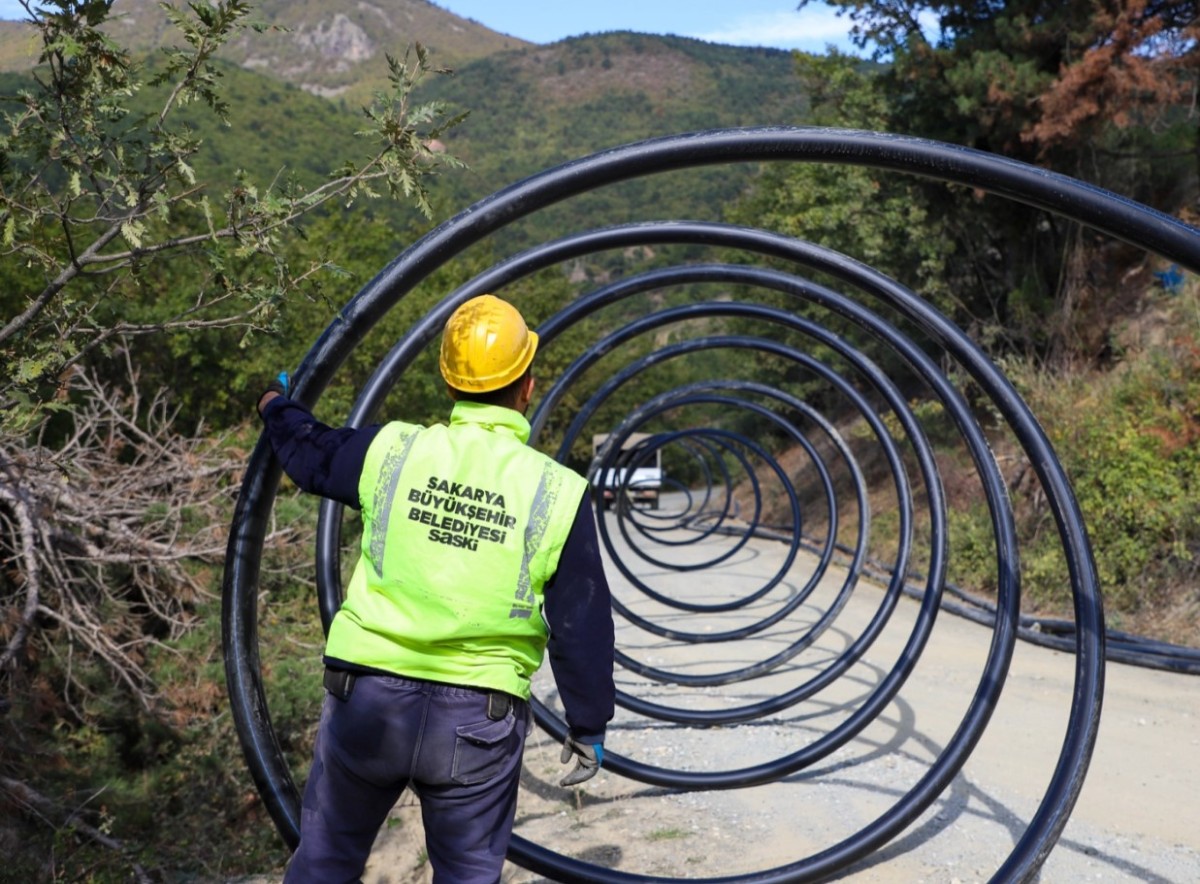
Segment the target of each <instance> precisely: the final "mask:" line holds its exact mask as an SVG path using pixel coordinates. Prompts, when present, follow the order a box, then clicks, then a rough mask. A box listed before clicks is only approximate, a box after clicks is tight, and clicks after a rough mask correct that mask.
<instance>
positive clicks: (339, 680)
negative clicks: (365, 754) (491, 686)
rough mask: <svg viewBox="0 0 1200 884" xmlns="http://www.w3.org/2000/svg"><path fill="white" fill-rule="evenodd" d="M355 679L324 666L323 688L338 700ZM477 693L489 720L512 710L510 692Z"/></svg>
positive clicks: (346, 694) (346, 697)
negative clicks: (481, 695) (480, 697)
mask: <svg viewBox="0 0 1200 884" xmlns="http://www.w3.org/2000/svg"><path fill="white" fill-rule="evenodd" d="M357 680H358V674H357V673H354V672H349V671H348V670H345V669H333V668H331V667H329V666H326V667H325V678H324V680H323V683H324V685H325V690H327V691H329V693H331V694H333V696H335V697H337V698H338V699H339V700H349V699H350V694H351V693H352V692H353V691H354V683H355V682H356V681H357ZM479 693H481V694H484V695H486V696H487V717H488V718H489V719H490V720H492V721H500V720H502V719H503V718H505V717H506V716H507V715H508V713H509V712H510V711H512V708H513V696H512V694H506V693H505V692H504V691H489V690H487V689H486V688H482V689H479Z"/></svg>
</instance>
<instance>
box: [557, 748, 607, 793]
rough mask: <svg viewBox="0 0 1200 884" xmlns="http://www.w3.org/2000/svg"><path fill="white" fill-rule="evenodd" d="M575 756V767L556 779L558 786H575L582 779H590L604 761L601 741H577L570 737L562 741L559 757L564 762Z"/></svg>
mask: <svg viewBox="0 0 1200 884" xmlns="http://www.w3.org/2000/svg"><path fill="white" fill-rule="evenodd" d="M572 757H574V758H577V759H578V761H579V763H578V764H576V765H575V769H574V770H572V771H571V772H570V773H568V774H567V775H566V776H565V777H563V778H562V779H561V780H559V781H558V784H559V785H560V786H577V785H579V784H580V783H582V782H583V781H584V780H590V779H591V778H592V777H594V776H595V775H596V771H598V770H599V769H600V765H601V764H603V763H604V744H603V743H579V742H576V741H575V740H574V739H572V738H571V737H567V739H566V740H565V741H563V750H562V757H561V758H560V759H559V760H560V761H561V762H562V763H563V764H566V763H567V762H568V761H570V760H571V758H572Z"/></svg>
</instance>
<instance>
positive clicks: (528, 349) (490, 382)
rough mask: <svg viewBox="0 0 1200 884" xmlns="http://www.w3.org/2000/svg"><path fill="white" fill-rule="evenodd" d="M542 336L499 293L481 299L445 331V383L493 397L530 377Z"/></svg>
mask: <svg viewBox="0 0 1200 884" xmlns="http://www.w3.org/2000/svg"><path fill="white" fill-rule="evenodd" d="M537 345H538V336H537V333H536V332H532V331H530V330H529V328H528V327H527V326H526V325H525V320H524V318H522V316H521V314H520V313H519V312H518V311H517V308H516V307H514V306H513V305H512V304H509V303H508V302H507V301H501V300H500V299H499V298H497V297H496V296H495V295H480V296H479V297H477V298H472V299H471V300H469V301H467V302H466V303H465V304H463V305H462V306H460V307H459V308H458V309H457V310H455V311H454V313H453V314H452V315H451V316H450V320H449V321H448V322H447V323H446V330H445V331H444V332H443V333H442V353H441V359H440V360H439V365H440V366H441V369H442V377H443V378H445V379H446V383H447V384H449V385H450V386H451V387H453V388H454V389H456V390H462V391H463V392H466V393H490V392H491V391H492V390H499V389H500V388H501V387H507V386H508V385H509V384H511V383H512V382H513V381H515V380H516V379H517V378H519V377H520V376H521V375H523V374H524V373H525V369H527V368H529V364H530V363H531V362H533V354H534V353H536V352H537Z"/></svg>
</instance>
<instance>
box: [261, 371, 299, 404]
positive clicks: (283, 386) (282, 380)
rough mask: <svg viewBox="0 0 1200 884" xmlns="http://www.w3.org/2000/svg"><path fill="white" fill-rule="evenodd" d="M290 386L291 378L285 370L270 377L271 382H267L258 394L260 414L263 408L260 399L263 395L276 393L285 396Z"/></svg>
mask: <svg viewBox="0 0 1200 884" xmlns="http://www.w3.org/2000/svg"><path fill="white" fill-rule="evenodd" d="M291 386H292V385H291V379H290V378H289V377H288V373H287V372H286V371H281V372H280V373H279V374H277V375H275V377H273V378H272V379H271V382H270V383H269V384H267V388H266V389H265V390H263V391H262V393H260V394H259V396H258V411H259V413H260V414H261V413H262V410H263V404H262V401H263V397H264V396H266V395H267V394H268V393H278V394H279V395H280V396H287V394H288V391H289V390H290V389H291Z"/></svg>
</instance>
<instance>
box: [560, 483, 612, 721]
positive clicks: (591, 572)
mask: <svg viewBox="0 0 1200 884" xmlns="http://www.w3.org/2000/svg"><path fill="white" fill-rule="evenodd" d="M543 607H544V610H545V614H546V622H547V624H549V626H550V638H549V641H548V642H547V645H546V651H547V655H548V656H549V658H550V668H551V670H552V671H553V673H554V682H555V684H556V685H557V686H558V693H559V696H561V697H562V701H563V708H564V709H565V710H566V715H567V725H568V726H569V727H570V730H571V736H572V737H573V738H575V739H576V740H579V741H580V742H582V743H603V742H604V732H605V728H606V726H607V724H608V722H609V720H611V719H612V717H613V707H614V699H615V696H616V688H615V686H614V684H613V617H612V597H611V595H610V594H609V589H608V580H607V579H606V578H605V576H604V562H603V561H602V559H601V558H600V543H599V540H598V539H597V537H596V522H595V518H594V517H593V515H592V508H591V502H590V496H589V495H587V494H584V495H583V499H582V500H581V501H580V503H579V510H578V511H577V512H576V514H575V522H574V524H573V525H572V526H571V532H570V534H569V535H568V536H567V542H566V544H565V545H564V546H563V551H562V555H561V556H560V557H559V560H558V570H557V572H556V573H555V575H554V577H553V578H552V579H551V581H550V582H549V583H548V584H547V585H546V588H545V602H544V606H543Z"/></svg>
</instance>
